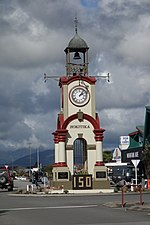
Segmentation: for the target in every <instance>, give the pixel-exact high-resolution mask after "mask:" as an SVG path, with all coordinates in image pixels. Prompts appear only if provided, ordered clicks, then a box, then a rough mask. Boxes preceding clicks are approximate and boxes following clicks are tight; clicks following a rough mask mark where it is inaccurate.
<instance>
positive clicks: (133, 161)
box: [131, 159, 140, 185]
mask: <svg viewBox="0 0 150 225" xmlns="http://www.w3.org/2000/svg"><path fill="white" fill-rule="evenodd" d="M131 162H132V163H133V165H134V167H135V184H136V185H137V166H138V164H139V162H140V160H139V159H132V160H131Z"/></svg>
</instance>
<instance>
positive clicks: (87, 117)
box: [62, 113, 103, 130]
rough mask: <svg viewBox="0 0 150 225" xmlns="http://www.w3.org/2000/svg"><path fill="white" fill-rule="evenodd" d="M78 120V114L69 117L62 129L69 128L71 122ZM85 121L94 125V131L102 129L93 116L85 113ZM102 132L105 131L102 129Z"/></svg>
mask: <svg viewBox="0 0 150 225" xmlns="http://www.w3.org/2000/svg"><path fill="white" fill-rule="evenodd" d="M77 118H78V114H77V113H76V114H73V115H71V116H69V117H68V118H67V119H66V120H65V121H64V123H63V125H62V129H66V128H67V126H68V124H69V123H70V122H71V121H73V120H75V119H77ZM83 119H85V120H88V121H89V122H90V123H91V124H92V125H93V127H94V129H100V126H99V122H98V121H97V120H95V119H94V118H93V117H92V116H89V115H88V114H85V113H83ZM102 130H103V129H102Z"/></svg>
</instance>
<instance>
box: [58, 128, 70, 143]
mask: <svg viewBox="0 0 150 225" xmlns="http://www.w3.org/2000/svg"><path fill="white" fill-rule="evenodd" d="M67 132H68V130H66V129H59V130H57V133H58V139H59V142H60V141H61V142H65V140H66V135H67Z"/></svg>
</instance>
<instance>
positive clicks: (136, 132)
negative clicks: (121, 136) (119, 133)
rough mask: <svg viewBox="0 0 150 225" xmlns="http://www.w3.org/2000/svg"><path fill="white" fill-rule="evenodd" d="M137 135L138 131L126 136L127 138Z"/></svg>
mask: <svg viewBox="0 0 150 225" xmlns="http://www.w3.org/2000/svg"><path fill="white" fill-rule="evenodd" d="M137 133H138V131H134V132H132V133H130V134H128V135H129V136H134V135H136V134H137Z"/></svg>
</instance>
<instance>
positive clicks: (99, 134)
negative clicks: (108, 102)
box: [94, 128, 105, 141]
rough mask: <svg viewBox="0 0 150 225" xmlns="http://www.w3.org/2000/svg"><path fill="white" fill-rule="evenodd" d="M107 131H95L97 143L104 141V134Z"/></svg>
mask: <svg viewBox="0 0 150 225" xmlns="http://www.w3.org/2000/svg"><path fill="white" fill-rule="evenodd" d="M104 131H105V130H104V129H102V128H100V129H95V130H94V134H95V140H96V141H103V138H104V135H103V132H104Z"/></svg>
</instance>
